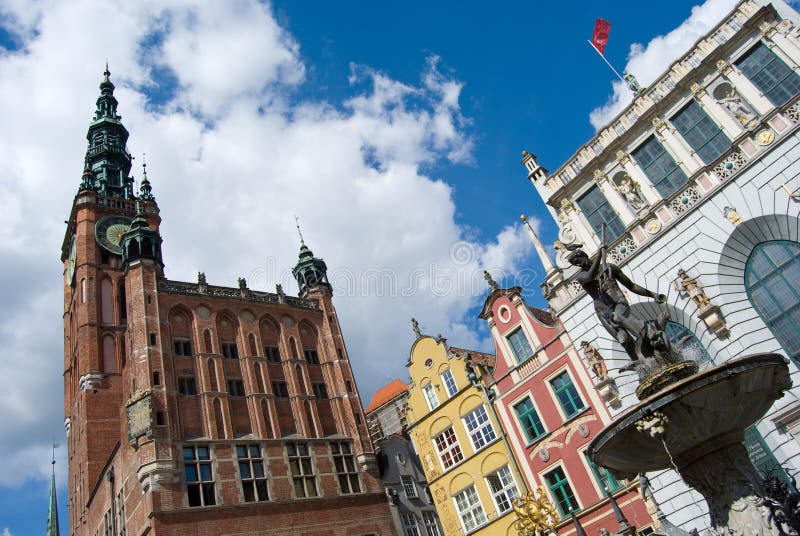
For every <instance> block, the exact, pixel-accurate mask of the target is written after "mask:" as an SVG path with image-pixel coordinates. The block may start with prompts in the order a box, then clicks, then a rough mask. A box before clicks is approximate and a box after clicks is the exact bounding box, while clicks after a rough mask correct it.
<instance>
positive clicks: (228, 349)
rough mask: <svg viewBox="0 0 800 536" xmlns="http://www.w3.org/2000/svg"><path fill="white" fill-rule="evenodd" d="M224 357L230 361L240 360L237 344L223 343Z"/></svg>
mask: <svg viewBox="0 0 800 536" xmlns="http://www.w3.org/2000/svg"><path fill="white" fill-rule="evenodd" d="M222 355H223V356H225V357H227V358H228V359H238V358H239V350H238V348H236V343H235V342H223V343H222Z"/></svg>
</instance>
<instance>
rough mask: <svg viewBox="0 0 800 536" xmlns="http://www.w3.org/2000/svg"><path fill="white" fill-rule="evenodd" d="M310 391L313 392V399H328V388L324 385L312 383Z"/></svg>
mask: <svg viewBox="0 0 800 536" xmlns="http://www.w3.org/2000/svg"><path fill="white" fill-rule="evenodd" d="M311 390H312V391H313V392H314V396H315V397H317V398H321V399H322V400H327V399H328V388H327V387H326V386H325V384H324V383H316V382H313V383H312V384H311Z"/></svg>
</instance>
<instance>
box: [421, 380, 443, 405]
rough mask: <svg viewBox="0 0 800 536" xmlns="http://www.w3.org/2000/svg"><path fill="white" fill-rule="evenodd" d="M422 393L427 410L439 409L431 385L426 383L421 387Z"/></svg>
mask: <svg viewBox="0 0 800 536" xmlns="http://www.w3.org/2000/svg"><path fill="white" fill-rule="evenodd" d="M422 393H423V394H424V395H425V401H426V402H427V403H428V409H431V410H433V409H436V408H438V407H439V399H438V398H437V396H436V389H434V387H433V384H432V383H426V384H425V385H423V386H422Z"/></svg>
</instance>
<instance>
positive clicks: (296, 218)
mask: <svg viewBox="0 0 800 536" xmlns="http://www.w3.org/2000/svg"><path fill="white" fill-rule="evenodd" d="M294 224H295V226H297V234H299V235H300V245H301V246H305V245H306V242H305V240H303V233H302V232H301V231H300V217H299V216H297V215H295V217H294Z"/></svg>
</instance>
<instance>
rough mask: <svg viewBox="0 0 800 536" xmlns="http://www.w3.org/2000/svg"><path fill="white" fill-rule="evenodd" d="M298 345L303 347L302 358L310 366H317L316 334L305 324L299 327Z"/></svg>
mask: <svg viewBox="0 0 800 536" xmlns="http://www.w3.org/2000/svg"><path fill="white" fill-rule="evenodd" d="M300 343H301V344H302V346H303V356H304V357H305V359H306V361H307V362H308V364H310V365H319V352H318V350H317V333H316V331H315V330H314V328H313V327H311V326H310V325H308V324H307V323H303V324H301V325H300Z"/></svg>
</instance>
